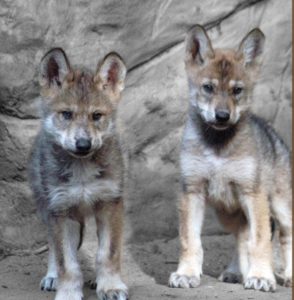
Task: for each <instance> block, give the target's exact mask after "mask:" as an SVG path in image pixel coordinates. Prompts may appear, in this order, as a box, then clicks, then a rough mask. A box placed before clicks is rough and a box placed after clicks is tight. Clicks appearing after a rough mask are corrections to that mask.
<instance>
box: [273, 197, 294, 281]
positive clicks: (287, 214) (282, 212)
mask: <svg viewBox="0 0 294 300" xmlns="http://www.w3.org/2000/svg"><path fill="white" fill-rule="evenodd" d="M291 200H292V199H291V194H290V192H289V193H288V195H284V197H280V196H279V195H276V197H274V199H273V201H272V211H273V214H274V217H275V218H276V220H277V221H278V223H279V226H280V236H279V238H280V244H281V250H282V256H283V261H284V285H285V286H288V287H291V286H292V202H291Z"/></svg>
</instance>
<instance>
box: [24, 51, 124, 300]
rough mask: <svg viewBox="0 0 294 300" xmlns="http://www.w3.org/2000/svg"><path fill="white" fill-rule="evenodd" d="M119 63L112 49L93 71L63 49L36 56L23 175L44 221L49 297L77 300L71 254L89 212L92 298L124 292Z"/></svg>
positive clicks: (78, 282) (78, 277)
mask: <svg viewBox="0 0 294 300" xmlns="http://www.w3.org/2000/svg"><path fill="white" fill-rule="evenodd" d="M125 76H126V67H125V65H124V63H123V61H122V60H121V58H120V57H119V56H118V55H117V54H115V53H111V54H109V55H107V56H106V57H105V58H104V60H103V61H102V62H101V63H100V64H99V66H98V69H97V72H96V74H94V75H93V74H91V73H90V72H86V71H81V70H74V69H72V67H71V66H70V64H69V61H68V59H67V57H66V55H65V53H64V52H63V50H62V49H52V50H51V51H49V52H48V53H47V54H46V55H45V56H44V58H43V59H42V61H41V65H40V85H41V96H42V127H41V130H40V132H39V134H38V136H37V138H36V141H35V144H34V146H33V150H32V154H31V159H30V166H29V175H30V182H31V187H32V190H33V192H34V195H35V198H36V200H37V205H38V210H39V212H40V214H41V216H42V219H43V221H44V222H45V223H46V224H47V226H48V242H49V259H48V271H47V274H46V276H45V277H44V278H43V279H42V281H41V288H42V289H44V290H48V291H50V290H55V289H56V288H57V294H56V297H55V300H81V299H82V297H83V292H82V287H83V278H82V274H81V270H80V266H79V263H78V260H77V250H78V248H79V247H80V245H81V243H82V233H83V227H84V218H85V217H86V216H89V215H94V217H95V219H96V224H97V236H98V241H99V249H98V252H97V256H96V263H97V277H96V282H97V295H98V298H99V299H103V300H106V299H109V300H110V299H119V300H125V299H127V297H128V296H127V287H126V285H125V284H124V283H123V282H122V280H121V277H120V257H121V237H122V218H123V199H122V195H123V164H122V155H121V151H120V147H119V143H118V138H117V136H116V130H115V115H116V114H115V112H116V109H117V105H118V102H119V99H120V93H121V91H122V90H123V88H124V80H125Z"/></svg>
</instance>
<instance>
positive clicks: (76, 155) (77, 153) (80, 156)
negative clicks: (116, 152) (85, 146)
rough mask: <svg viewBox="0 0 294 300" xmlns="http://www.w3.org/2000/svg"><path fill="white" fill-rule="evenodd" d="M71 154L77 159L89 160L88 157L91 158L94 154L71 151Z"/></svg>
mask: <svg viewBox="0 0 294 300" xmlns="http://www.w3.org/2000/svg"><path fill="white" fill-rule="evenodd" d="M69 153H70V154H71V155H72V156H74V157H76V158H87V157H89V156H91V155H92V153H93V152H91V151H88V152H75V151H69Z"/></svg>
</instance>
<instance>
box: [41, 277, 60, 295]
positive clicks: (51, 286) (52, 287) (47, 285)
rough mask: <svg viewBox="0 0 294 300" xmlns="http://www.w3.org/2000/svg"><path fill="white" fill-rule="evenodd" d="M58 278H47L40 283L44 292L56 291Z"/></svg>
mask: <svg viewBox="0 0 294 300" xmlns="http://www.w3.org/2000/svg"><path fill="white" fill-rule="evenodd" d="M57 283H58V278H57V277H50V276H45V277H43V279H42V280H41V282H40V288H41V290H42V291H49V292H51V291H56V289H57Z"/></svg>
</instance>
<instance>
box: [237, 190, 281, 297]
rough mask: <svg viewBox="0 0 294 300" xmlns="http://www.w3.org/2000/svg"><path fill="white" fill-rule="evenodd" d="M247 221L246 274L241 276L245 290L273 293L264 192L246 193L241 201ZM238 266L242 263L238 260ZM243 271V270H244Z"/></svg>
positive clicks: (267, 209) (268, 218) (270, 248)
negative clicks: (247, 265)
mask: <svg viewBox="0 0 294 300" xmlns="http://www.w3.org/2000/svg"><path fill="white" fill-rule="evenodd" d="M241 203H242V206H243V209H244V212H245V214H246V217H247V220H248V226H249V228H248V230H249V233H248V262H249V269H248V272H246V273H247V274H243V278H244V287H245V289H254V290H261V291H265V292H269V291H272V292H273V291H275V289H276V280H275V277H274V273H273V267H272V245H271V232H270V211H269V205H268V201H267V196H266V194H265V193H264V192H262V191H259V192H258V193H247V194H246V195H244V196H243V197H242V200H241ZM240 264H242V261H241V260H240ZM244 269H245V268H244Z"/></svg>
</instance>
